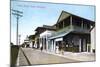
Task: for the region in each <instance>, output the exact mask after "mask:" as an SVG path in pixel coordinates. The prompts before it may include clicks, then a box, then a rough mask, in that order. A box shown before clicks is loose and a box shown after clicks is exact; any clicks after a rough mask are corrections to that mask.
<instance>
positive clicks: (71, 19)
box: [70, 16, 73, 28]
mask: <svg viewBox="0 0 100 67" xmlns="http://www.w3.org/2000/svg"><path fill="white" fill-rule="evenodd" d="M72 22H73V21H72V16H70V27H71V28H72Z"/></svg>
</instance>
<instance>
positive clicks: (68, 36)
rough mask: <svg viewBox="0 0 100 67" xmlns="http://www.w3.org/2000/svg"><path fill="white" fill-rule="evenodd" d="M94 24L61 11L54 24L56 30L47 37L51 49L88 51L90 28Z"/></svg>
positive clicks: (89, 47)
mask: <svg viewBox="0 0 100 67" xmlns="http://www.w3.org/2000/svg"><path fill="white" fill-rule="evenodd" d="M94 25H95V22H94V21H91V20H88V19H86V18H82V17H80V16H77V15H74V14H71V13H68V12H66V11H62V13H61V15H60V17H59V18H58V21H57V23H56V24H55V25H54V26H56V32H54V33H53V34H52V36H51V37H49V40H50V41H51V45H52V48H53V49H52V50H53V51H56V50H59V51H60V50H61V49H63V50H64V51H69V52H90V51H91V38H90V37H91V35H90V29H91V28H92V27H93V26H94ZM93 39H94V38H93ZM57 47H58V48H57Z"/></svg>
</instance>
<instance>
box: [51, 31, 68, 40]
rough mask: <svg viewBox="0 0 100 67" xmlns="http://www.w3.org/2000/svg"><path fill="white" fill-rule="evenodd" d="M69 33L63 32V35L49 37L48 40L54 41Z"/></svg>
mask: <svg viewBox="0 0 100 67" xmlns="http://www.w3.org/2000/svg"><path fill="white" fill-rule="evenodd" d="M68 33H69V32H65V33H62V34H59V35H56V36H52V37H50V38H49V39H56V38H60V37H63V36H65V35H67V34H68Z"/></svg>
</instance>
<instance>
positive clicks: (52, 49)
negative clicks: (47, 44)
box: [51, 40, 53, 51]
mask: <svg viewBox="0 0 100 67" xmlns="http://www.w3.org/2000/svg"><path fill="white" fill-rule="evenodd" d="M51 44H52V46H51V51H53V40H51Z"/></svg>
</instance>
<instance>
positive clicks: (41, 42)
mask: <svg viewBox="0 0 100 67" xmlns="http://www.w3.org/2000/svg"><path fill="white" fill-rule="evenodd" d="M47 30H48V32H45V31H47ZM52 30H54V27H52V26H48V25H43V26H42V27H37V28H36V29H35V31H36V33H35V44H34V45H35V48H41V46H43V49H46V39H47V38H46V37H47V35H48V33H50V31H52ZM43 32H44V33H43ZM44 34H46V36H45V35H44ZM40 35H41V36H40Z"/></svg>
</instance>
